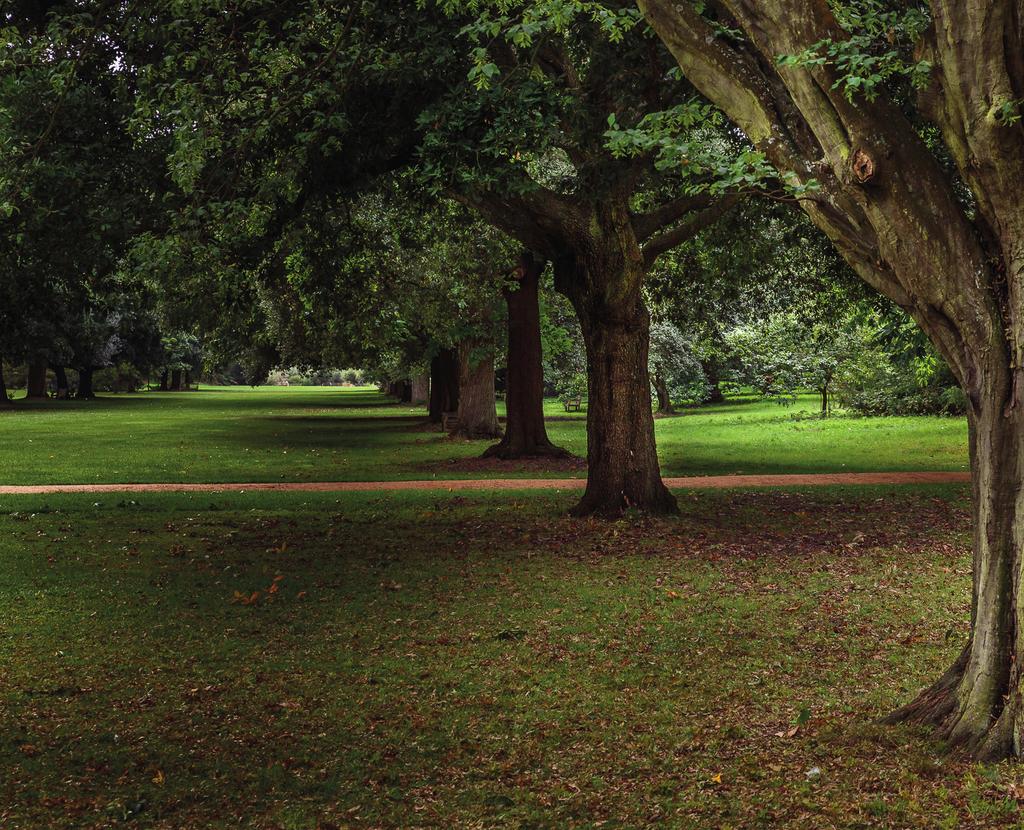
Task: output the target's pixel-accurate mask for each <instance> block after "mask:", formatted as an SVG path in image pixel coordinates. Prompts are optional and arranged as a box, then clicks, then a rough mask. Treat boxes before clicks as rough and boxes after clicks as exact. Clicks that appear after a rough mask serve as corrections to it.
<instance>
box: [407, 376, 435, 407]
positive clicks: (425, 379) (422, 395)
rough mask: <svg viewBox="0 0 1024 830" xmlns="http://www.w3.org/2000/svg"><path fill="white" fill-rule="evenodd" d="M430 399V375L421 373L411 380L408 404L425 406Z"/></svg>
mask: <svg viewBox="0 0 1024 830" xmlns="http://www.w3.org/2000/svg"><path fill="white" fill-rule="evenodd" d="M429 398H430V375H428V374H426V373H423V374H419V375H415V376H414V377H413V379H412V391H411V395H410V401H409V402H410V403H411V404H412V405H413V406H425V405H426V404H427V401H428V399H429Z"/></svg>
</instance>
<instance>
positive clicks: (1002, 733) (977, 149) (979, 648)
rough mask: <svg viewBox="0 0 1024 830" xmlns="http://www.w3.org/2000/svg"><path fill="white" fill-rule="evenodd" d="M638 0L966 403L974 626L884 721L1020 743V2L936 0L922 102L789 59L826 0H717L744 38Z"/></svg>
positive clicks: (1015, 747)
mask: <svg viewBox="0 0 1024 830" xmlns="http://www.w3.org/2000/svg"><path fill="white" fill-rule="evenodd" d="M638 3H639V6H640V8H641V10H642V11H643V13H644V15H645V17H646V19H647V22H648V23H650V24H651V26H652V27H653V29H654V30H655V31H656V32H657V34H658V35H659V36H660V37H661V38H662V40H663V41H664V42H665V43H666V45H667V46H668V47H669V49H670V50H671V51H672V53H673V54H674V55H675V57H676V59H677V61H678V62H679V65H680V68H681V69H682V71H683V72H684V74H685V75H686V76H687V78H688V79H689V80H690V81H691V82H693V84H694V85H695V86H696V87H697V88H698V89H699V90H700V92H702V93H703V94H704V95H705V96H706V97H707V98H708V99H710V100H711V101H713V102H714V103H715V104H717V105H718V106H719V107H721V108H722V109H723V111H724V112H725V113H726V114H727V115H728V116H729V117H730V118H731V119H732V120H733V121H734V122H735V124H736V125H737V126H738V127H740V128H741V129H742V130H743V131H744V132H745V133H746V135H747V137H748V138H749V139H750V140H751V141H752V142H753V144H754V145H755V146H756V147H757V149H758V150H759V151H761V152H763V153H764V154H765V157H766V158H767V159H768V160H769V161H770V162H771V163H772V164H773V165H774V166H775V167H776V168H777V169H778V170H779V171H780V172H783V173H784V174H786V176H787V177H788V179H789V181H790V182H792V183H797V182H799V183H806V182H807V181H808V179H809V178H810V177H812V176H813V178H814V180H815V182H816V187H817V189H818V191H819V192H818V194H817V195H816V196H815V198H813V199H805V200H801V206H802V208H803V209H804V210H805V211H806V212H807V214H808V216H810V218H811V219H812V221H814V222H815V224H816V225H818V227H819V228H820V229H821V230H822V231H824V232H825V233H826V234H827V235H828V236H829V238H830V239H832V241H833V242H834V243H835V245H836V247H837V249H838V250H839V251H840V253H842V255H843V257H844V258H845V259H846V261H847V262H848V263H849V264H850V265H851V266H852V267H853V268H854V269H855V270H856V271H857V272H858V274H860V276H861V277H862V278H863V279H864V280H865V281H866V282H868V283H869V284H871V285H872V286H874V287H875V288H876V289H878V290H879V291H880V292H882V293H883V294H885V295H886V296H888V297H889V298H890V299H891V300H893V301H894V302H896V303H897V304H898V305H900V306H901V307H902V308H904V309H906V310H907V311H909V312H910V313H911V314H912V315H913V317H914V319H915V320H916V321H917V322H918V323H919V324H920V325H921V326H922V328H923V329H924V331H925V332H926V333H927V334H928V336H929V338H930V339H931V341H932V343H934V344H935V346H936V347H937V348H938V349H939V351H940V352H941V353H942V355H943V356H944V357H945V359H946V361H947V363H948V364H949V366H950V368H951V370H952V371H953V372H954V374H955V375H956V377H957V379H958V381H959V382H960V385H961V387H962V388H963V390H964V393H965V394H966V396H967V398H968V400H969V401H970V414H969V422H970V444H971V465H972V473H973V498H974V590H973V602H972V621H971V622H972V624H971V634H970V638H969V641H968V644H967V647H966V648H965V650H964V651H963V652H962V653H961V655H960V656H959V658H958V659H957V660H956V662H955V663H954V664H953V666H952V667H951V668H950V669H949V670H948V671H947V672H946V674H945V675H944V676H943V677H942V678H941V679H940V680H939V681H938V682H937V683H936V684H935V685H933V686H932V687H930V688H929V689H928V690H927V691H925V692H924V693H922V694H921V696H920V697H918V698H917V700H915V701H914V702H912V703H911V704H909V705H908V706H906V707H904V708H903V709H901V710H899V711H898V712H896V713H895V714H894V715H893V716H892V717H891V720H913V721H919V722H924V723H930V724H934V725H937V726H938V728H939V731H940V734H942V735H943V736H944V737H946V738H947V739H948V740H949V741H950V742H951V744H953V745H954V746H959V747H963V748H965V749H967V750H968V751H969V752H970V753H972V754H974V755H976V756H977V757H982V758H986V759H994V758H1001V757H1006V756H1010V755H1014V756H1021V755H1022V754H1024V740H1022V739H1024V722H1022V710H1021V688H1020V686H1021V673H1020V672H1021V670H1020V661H1021V658H1024V653H1022V651H1024V640H1022V638H1024V624H1022V622H1024V620H1022V618H1021V614H1022V607H1021V604H1020V602H1019V601H1018V600H1019V597H1020V591H1021V587H1022V581H1021V571H1022V564H1024V562H1022V556H1024V510H1022V507H1024V501H1022V500H1024V487H1022V484H1024V482H1022V476H1024V469H1022V467H1024V464H1022V455H1024V449H1022V448H1024V424H1022V418H1024V414H1022V413H1024V368H1021V367H1024V315H1022V309H1024V304H1022V302H1021V298H1022V296H1024V212H1022V210H1021V200H1020V182H1021V181H1022V180H1024V131H1022V130H1021V127H1020V125H1019V124H1016V125H1010V124H1007V123H1006V119H1003V118H1000V117H999V116H998V114H997V108H998V106H999V104H998V102H1000V101H1002V102H1005V103H1004V106H1005V105H1006V104H1007V103H1010V102H1011V101H1012V100H1013V99H1016V98H1017V97H1019V90H1020V89H1022V88H1024V61H1022V60H1021V55H1022V54H1024V51H1022V39H1024V36H1022V31H1021V25H1020V20H1021V18H1020V8H1019V3H1016V4H1014V3H1013V2H1011V0H989V2H985V3H973V2H972V3H965V2H962V1H961V0H931V1H930V2H929V4H928V6H929V8H930V10H931V25H930V27H929V30H928V31H927V32H925V33H924V36H923V37H922V38H921V42H920V44H919V47H920V51H919V56H920V57H921V58H922V59H923V60H927V61H928V62H929V64H930V65H931V67H932V69H931V71H930V73H929V77H928V85H927V89H924V90H922V91H921V94H920V95H919V96H918V97H917V99H916V101H915V100H914V99H908V98H900V99H897V98H896V97H895V96H892V95H890V94H888V93H886V92H883V93H882V94H881V95H879V96H878V97H877V98H871V99H868V98H858V99H857V100H856V101H851V100H849V99H848V98H847V97H846V94H845V93H846V92H848V88H847V89H844V85H843V83H842V81H843V77H842V74H841V70H839V69H837V68H836V67H835V66H834V65H832V64H831V62H828V61H825V62H814V63H813V65H810V66H806V67H788V68H780V66H779V64H778V62H777V60H776V58H777V57H778V56H779V55H792V54H796V53H799V52H801V51H802V50H804V49H806V48H808V47H809V46H811V44H814V43H818V42H823V41H825V40H828V39H832V38H836V37H839V36H841V29H840V27H839V25H838V23H837V21H836V19H835V16H834V14H833V13H832V11H831V8H830V6H831V4H829V3H825V2H801V3H793V2H787V3H783V2H781V0H775V2H768V0H762V2H757V3H753V2H747V1H746V0H724V2H723V4H721V5H723V6H724V7H726V8H727V10H728V13H729V15H730V18H731V19H730V25H733V26H735V27H737V28H738V29H740V30H741V31H742V32H743V34H744V35H745V37H744V38H743V40H742V43H743V46H742V48H737V47H736V46H734V45H733V44H732V43H730V42H728V41H726V39H724V38H719V37H716V36H715V32H714V25H713V23H712V21H709V20H708V19H707V18H706V17H704V16H702V15H701V14H700V11H699V10H698V9H697V8H696V7H695V6H694V5H693V4H690V3H679V2H675V0H638ZM1012 90H1018V93H1013V92H1011V91H1012ZM915 104H916V106H917V111H916V112H914V113H913V115H912V117H909V118H908V117H907V113H906V110H907V109H909V108H911V107H914V106H915ZM1011 108H1012V109H1014V112H1016V107H1015V106H1013V107H1011ZM924 121H932V122H933V123H934V124H935V125H936V126H937V127H938V130H939V134H940V135H941V137H942V140H943V143H944V147H943V153H942V154H941V158H939V157H938V156H939V154H936V153H934V152H933V148H932V147H930V146H928V145H927V144H926V143H925V141H924V140H923V138H922V136H921V134H920V124H921V123H922V122H924ZM951 165H952V166H955V168H956V175H952V173H951V170H950V166H951ZM965 186H966V187H967V188H969V190H970V194H971V197H972V198H970V199H965V198H964V192H963V189H964V187H965Z"/></svg>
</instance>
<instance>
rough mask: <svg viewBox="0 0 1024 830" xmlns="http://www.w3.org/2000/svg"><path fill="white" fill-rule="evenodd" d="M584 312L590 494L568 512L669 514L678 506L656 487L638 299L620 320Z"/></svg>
mask: <svg viewBox="0 0 1024 830" xmlns="http://www.w3.org/2000/svg"><path fill="white" fill-rule="evenodd" d="M578 311H579V310H578ZM585 312H586V310H584V313H582V314H580V325H581V327H582V329H583V340H584V342H585V343H586V347H587V489H586V492H585V493H584V495H583V498H582V499H581V501H580V503H579V504H578V505H577V506H576V507H575V508H574V509H573V513H574V514H575V515H578V516H583V515H588V514H590V513H598V514H601V515H614V514H617V513H621V512H622V511H623V510H625V509H627V508H638V509H641V510H645V511H648V512H651V513H674V512H675V511H676V510H677V505H676V499H675V496H673V495H672V494H671V493H670V492H669V490H668V488H667V487H666V486H665V484H664V483H663V482H662V480H661V471H660V469H659V467H658V451H657V447H656V445H655V443H654V416H653V414H652V412H651V386H650V382H649V380H648V377H647V352H648V348H649V346H650V340H649V337H650V317H649V315H648V313H647V309H646V308H645V307H644V304H643V302H642V301H641V300H639V299H637V300H636V301H635V303H634V304H633V306H632V307H631V308H623V309H621V310H620V314H621V316H618V317H617V318H609V317H606V316H603V315H596V314H587V313H585Z"/></svg>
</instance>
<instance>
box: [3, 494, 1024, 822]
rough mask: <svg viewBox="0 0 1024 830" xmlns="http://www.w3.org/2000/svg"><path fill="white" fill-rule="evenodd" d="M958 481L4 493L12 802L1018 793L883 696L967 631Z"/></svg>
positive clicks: (993, 805) (649, 815)
mask: <svg viewBox="0 0 1024 830" xmlns="http://www.w3.org/2000/svg"><path fill="white" fill-rule="evenodd" d="M965 495H966V489H965V488H917V489H908V488H901V489H900V488H897V489H893V488H851V489H841V488H837V489H829V490H815V491H802V492H798V491H791V492H759V493H742V492H720V493H702V494H696V493H681V494H680V501H681V505H682V508H683V515H682V516H681V517H679V518H677V519H667V520H648V519H640V518H629V517H628V518H626V519H623V520H622V521H619V522H615V523H603V522H599V521H590V520H575V519H570V518H567V517H566V516H565V515H564V510H565V508H566V507H567V506H568V504H569V501H570V499H571V497H570V496H569V495H565V494H563V495H561V496H559V495H556V494H537V493H533V494H530V495H528V496H527V495H525V494H515V493H503V494H500V495H498V494H496V495H486V494H483V495H474V496H473V497H472V498H462V497H454V496H450V495H447V496H441V497H439V496H437V495H436V494H428V493H394V494H389V495H373V494H348V495H346V496H345V497H343V498H338V497H335V496H333V495H328V494H315V495H310V494H301V493H285V494H276V493H275V494H268V493H262V494H233V495H229V496H223V497H221V496H217V497H215V498H214V499H213V500H211V497H210V496H207V495H187V494H161V495H148V494H147V495H142V496H139V497H138V498H137V499H128V500H126V499H122V498H120V497H109V498H108V497H104V498H102V499H99V500H97V499H95V498H87V497H84V496H55V497H46V498H43V497H17V498H11V497H6V498H0V558H2V562H3V567H2V568H0V664H2V665H3V666H4V667H5V670H4V672H2V673H0V735H2V736H3V737H2V739H0V827H4V828H44V827H45V828H64V827H67V828H71V827H74V828H91V827H96V828H99V827H120V826H126V827H140V828H141V827H146V828H168V829H169V828H182V827H204V828H205V827H210V828H215V827H237V826H245V827H257V828H308V829H309V830H312V828H314V827H321V828H327V827H353V828H363V827H367V828H369V827H396V828H397V827H488V828H492V827H493V828H506V827H508V828H527V827H545V828H548V827H550V828H563V827H598V826H600V827H619V828H622V827H646V826H653V825H658V826H667V827H681V828H704V827H736V828H738V827H744V828H746V827H764V828H783V827H784V828H826V827H899V828H908V827H921V828H935V827H949V828H955V827H996V826H1015V823H1017V822H1019V821H1021V818H1022V816H1021V812H1020V810H1019V806H1018V804H1019V802H1018V800H1017V798H1018V794H1019V793H1020V792H1021V791H1022V789H1024V771H1021V770H1020V769H1019V768H1017V767H1014V766H1010V765H999V766H980V765H973V764H969V763H966V762H964V761H962V760H959V759H957V758H952V757H947V756H943V755H941V754H939V752H938V747H937V746H936V745H935V744H934V743H932V742H931V740H930V739H929V738H927V737H926V736H924V735H922V734H920V733H918V732H916V731H914V730H912V729H908V728H881V727H878V726H876V725H875V723H874V721H875V718H876V717H877V716H879V715H881V714H882V713H884V712H886V711H888V710H890V709H891V708H893V707H894V706H896V705H898V704H899V703H901V702H904V701H906V700H907V699H908V697H909V696H910V695H912V694H913V693H914V691H915V690H916V689H918V688H919V687H920V686H921V685H922V684H923V683H925V682H926V681H927V680H929V679H931V678H934V677H935V676H936V675H937V674H938V673H939V672H940V671H941V670H942V669H943V668H944V667H945V665H946V664H947V663H948V662H949V661H951V660H952V658H953V656H954V655H955V653H956V651H957V650H958V648H959V646H960V644H961V642H962V640H963V638H964V636H965V634H966V631H967V625H968V619H969V604H968V598H969V583H970V554H969V538H968V537H969V527H968V520H967V515H966V508H965V505H964V501H963V499H964V498H965ZM272 586H277V587H276V588H273V589H272ZM243 600H244V601H243ZM815 768H817V769H819V770H820V774H817V773H814V772H813V771H812V770H814V769H815Z"/></svg>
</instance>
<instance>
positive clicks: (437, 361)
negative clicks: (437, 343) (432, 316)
mask: <svg viewBox="0 0 1024 830" xmlns="http://www.w3.org/2000/svg"><path fill="white" fill-rule="evenodd" d="M458 408H459V357H458V354H457V353H456V351H455V350H454V349H441V350H440V351H439V352H438V353H437V354H436V355H435V356H434V358H433V359H432V360H431V361H430V407H429V416H430V420H431V421H432V422H434V423H435V424H439V423H441V417H442V416H443V415H444V414H445V413H446V412H455V411H457V410H458Z"/></svg>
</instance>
